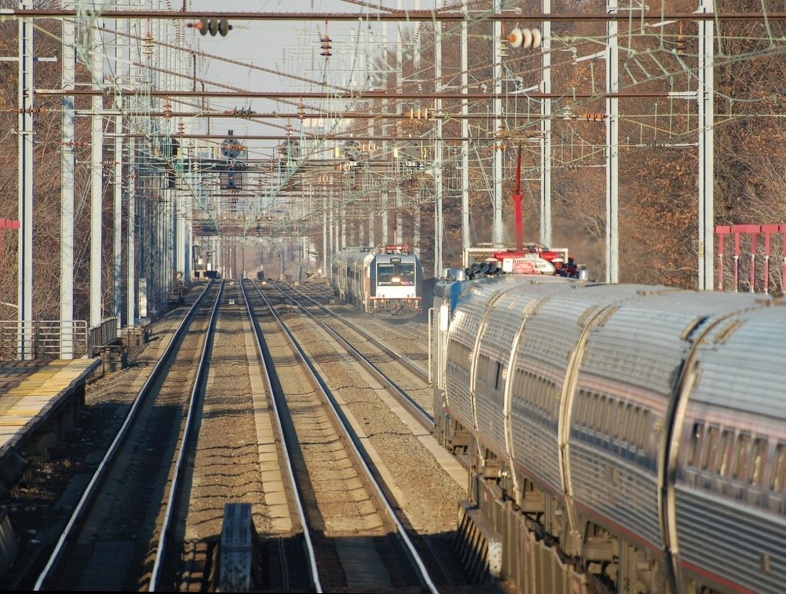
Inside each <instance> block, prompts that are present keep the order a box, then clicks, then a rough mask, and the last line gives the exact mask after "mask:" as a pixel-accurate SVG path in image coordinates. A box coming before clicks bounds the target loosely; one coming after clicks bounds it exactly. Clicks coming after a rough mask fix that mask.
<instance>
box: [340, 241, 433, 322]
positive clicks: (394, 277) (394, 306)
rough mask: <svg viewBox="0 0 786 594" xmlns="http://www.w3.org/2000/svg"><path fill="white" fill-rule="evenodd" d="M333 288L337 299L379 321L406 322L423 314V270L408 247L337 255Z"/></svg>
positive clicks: (399, 246)
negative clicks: (383, 319) (381, 319)
mask: <svg viewBox="0 0 786 594" xmlns="http://www.w3.org/2000/svg"><path fill="white" fill-rule="evenodd" d="M331 284H332V286H333V290H334V293H335V295H336V297H338V298H339V299H341V300H343V301H346V302H347V303H351V304H353V305H355V306H356V307H358V308H360V309H362V310H363V311H365V312H367V313H370V314H373V315H376V316H379V317H385V318H397V319H406V318H410V317H413V316H415V315H417V314H419V313H421V312H422V311H423V309H422V308H423V266H422V265H421V262H420V258H418V257H417V256H416V255H415V254H410V253H409V248H408V247H407V246H406V245H385V246H379V247H377V248H373V247H363V248H347V249H345V250H344V251H342V252H339V253H337V254H336V255H335V256H334V257H333V266H332V277H331Z"/></svg>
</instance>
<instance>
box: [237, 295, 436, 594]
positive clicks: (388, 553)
mask: <svg viewBox="0 0 786 594" xmlns="http://www.w3.org/2000/svg"><path fill="white" fill-rule="evenodd" d="M247 287H248V288H252V291H251V293H250V295H249V296H248V297H247V299H248V301H249V304H250V307H251V311H252V315H253V316H254V317H255V319H256V320H257V322H258V324H259V329H260V332H261V334H260V337H264V343H265V347H264V350H266V351H267V353H268V356H269V361H268V370H269V373H270V385H271V389H272V390H273V393H274V400H275V401H276V409H277V410H278V411H279V419H278V423H279V424H280V426H281V432H282V435H283V436H284V440H285V442H286V444H287V445H286V450H287V456H288V462H287V464H286V466H287V467H289V468H291V469H292V474H293V477H292V481H293V484H294V486H295V490H296V492H297V494H298V500H297V503H296V506H297V507H298V509H300V510H302V512H301V514H300V517H301V521H302V523H303V524H302V526H301V527H302V530H303V533H302V534H303V538H304V539H305V542H306V546H305V550H306V551H308V552H309V555H308V557H309V558H308V559H307V560H305V567H306V568H308V569H309V571H311V572H312V575H311V582H312V584H311V585H312V586H313V587H314V588H315V589H316V590H317V591H322V589H324V590H328V591H335V590H342V591H392V590H394V589H395V590H397V591H400V590H404V591H413V592H420V591H422V589H423V588H427V589H428V590H429V591H432V592H435V591H436V587H435V586H434V584H433V583H432V582H431V578H430V576H429V575H428V573H427V571H426V569H425V565H424V562H423V560H422V559H421V556H420V553H419V552H418V551H417V549H416V548H415V546H414V545H412V543H411V541H410V537H409V534H408V533H407V530H406V529H405V528H404V526H403V525H402V524H401V521H400V520H399V519H398V517H397V515H396V512H395V510H394V505H393V504H392V503H391V501H390V500H389V498H388V497H387V495H386V494H385V490H384V486H383V485H381V484H380V483H379V481H378V478H377V476H376V475H375V472H374V469H373V468H372V467H370V466H369V462H370V457H369V456H368V453H367V452H366V451H365V448H364V446H363V445H362V444H361V443H360V440H359V438H358V436H357V434H356V432H355V430H354V429H353V428H352V426H351V423H350V422H349V420H348V419H347V417H346V413H345V412H344V411H342V410H341V405H340V402H339V401H338V400H337V399H336V396H335V394H333V393H332V392H331V390H330V389H329V388H328V386H327V384H326V382H325V380H324V379H323V377H322V375H323V372H321V371H320V370H318V369H317V367H316V365H315V364H314V363H312V361H311V359H310V357H309V356H308V355H307V354H306V353H305V351H304V349H303V347H301V346H300V344H299V341H300V342H302V341H303V340H306V341H309V340H319V338H318V337H314V336H313V335H312V336H311V337H310V338H309V336H308V335H307V333H306V332H305V331H304V330H303V329H301V330H299V331H293V330H290V329H289V328H288V325H296V324H295V323H294V322H295V320H291V321H290V322H289V324H287V323H286V322H284V321H283V319H282V318H285V317H286V316H287V315H288V314H289V312H291V307H290V304H289V303H288V302H287V300H286V299H285V298H283V296H281V297H280V298H278V299H270V298H268V297H266V296H265V295H264V294H263V293H262V291H260V290H259V289H258V288H256V287H254V286H253V285H252V284H251V283H247ZM279 295H280V294H279ZM304 319H305V318H303V317H302V316H297V317H296V320H300V321H303V320H304ZM295 333H297V334H298V337H299V338H298V339H296V338H295Z"/></svg>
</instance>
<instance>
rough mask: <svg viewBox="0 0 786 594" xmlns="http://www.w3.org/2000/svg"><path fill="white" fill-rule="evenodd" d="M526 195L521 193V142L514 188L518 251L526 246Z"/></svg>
mask: <svg viewBox="0 0 786 594" xmlns="http://www.w3.org/2000/svg"><path fill="white" fill-rule="evenodd" d="M523 198H524V195H523V194H522V193H521V143H519V149H518V154H517V155H516V188H515V189H514V190H513V207H514V211H515V215H516V251H517V252H521V250H522V249H523V248H524V230H523V229H522V219H521V200H522V199H523Z"/></svg>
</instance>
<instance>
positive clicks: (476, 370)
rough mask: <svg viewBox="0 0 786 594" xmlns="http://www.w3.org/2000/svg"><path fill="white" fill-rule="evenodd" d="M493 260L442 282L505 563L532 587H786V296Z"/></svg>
mask: <svg viewBox="0 0 786 594" xmlns="http://www.w3.org/2000/svg"><path fill="white" fill-rule="evenodd" d="M482 268H483V271H484V273H485V274H481V272H480V268H479V267H476V268H475V274H474V275H472V276H474V278H473V279H470V276H469V275H468V274H467V271H466V270H464V269H459V270H455V271H451V272H450V273H449V274H448V275H447V276H446V277H445V278H443V279H440V280H439V281H438V283H437V284H436V286H435V288H434V304H433V305H434V310H433V316H434V319H433V322H434V323H433V325H432V328H433V334H432V338H431V341H432V345H431V352H432V353H433V356H432V363H431V365H432V377H433V378H434V379H433V382H434V407H435V434H436V436H437V437H438V439H439V440H440V443H442V444H443V445H444V446H445V447H448V448H450V449H451V450H453V451H460V452H465V453H466V454H467V455H468V456H469V457H470V461H471V468H472V471H471V475H470V481H469V484H470V490H471V492H470V495H471V498H472V499H473V501H474V502H476V503H477V506H478V507H479V508H480V513H481V514H482V516H483V517H484V518H485V522H486V523H487V525H488V526H492V527H493V530H494V531H496V534H498V539H497V540H496V541H495V542H497V543H501V545H500V546H501V549H502V550H501V552H500V551H499V550H497V553H498V554H497V555H496V556H495V557H494V559H492V555H491V554H490V553H489V554H488V558H489V564H490V565H491V564H494V563H496V565H495V567H494V568H490V569H489V571H491V572H492V573H494V572H496V573H497V574H498V575H500V576H501V577H504V578H507V579H513V580H515V581H516V582H517V583H518V586H519V589H520V591H522V592H524V593H526V594H535V593H540V592H565V593H582V594H585V593H595V592H619V593H622V592H625V593H630V594H643V593H647V594H653V593H666V592H671V593H673V594H708V593H710V592H735V593H741V592H746V593H754V592H755V593H757V594H762V593H765V594H781V593H783V592H784V591H786V590H784V588H786V387H785V386H786V348H785V345H786V302H785V301H784V299H783V298H782V297H778V298H773V297H772V296H769V295H761V294H759V295H754V294H730V293H714V292H696V291H687V290H679V289H674V288H668V287H664V286H642V285H605V284H599V283H595V282H590V281H586V280H579V279H569V278H564V277H560V276H555V275H548V276H546V275H534V274H524V275H517V274H504V273H503V272H502V271H503V269H504V268H510V265H505V263H504V262H497V263H494V262H493V261H492V262H491V263H489V262H485V263H484V265H483V267H482ZM489 538H490V537H488V535H487V539H489ZM536 588H537V589H536Z"/></svg>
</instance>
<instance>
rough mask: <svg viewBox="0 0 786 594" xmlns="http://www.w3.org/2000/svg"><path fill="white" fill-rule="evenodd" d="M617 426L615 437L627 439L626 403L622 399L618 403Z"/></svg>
mask: <svg viewBox="0 0 786 594" xmlns="http://www.w3.org/2000/svg"><path fill="white" fill-rule="evenodd" d="M616 423H617V426H616V427H615V429H616V430H615V431H614V437H616V438H617V439H619V440H622V439H625V403H624V402H622V400H620V401H619V402H618V403H617V420H616Z"/></svg>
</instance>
